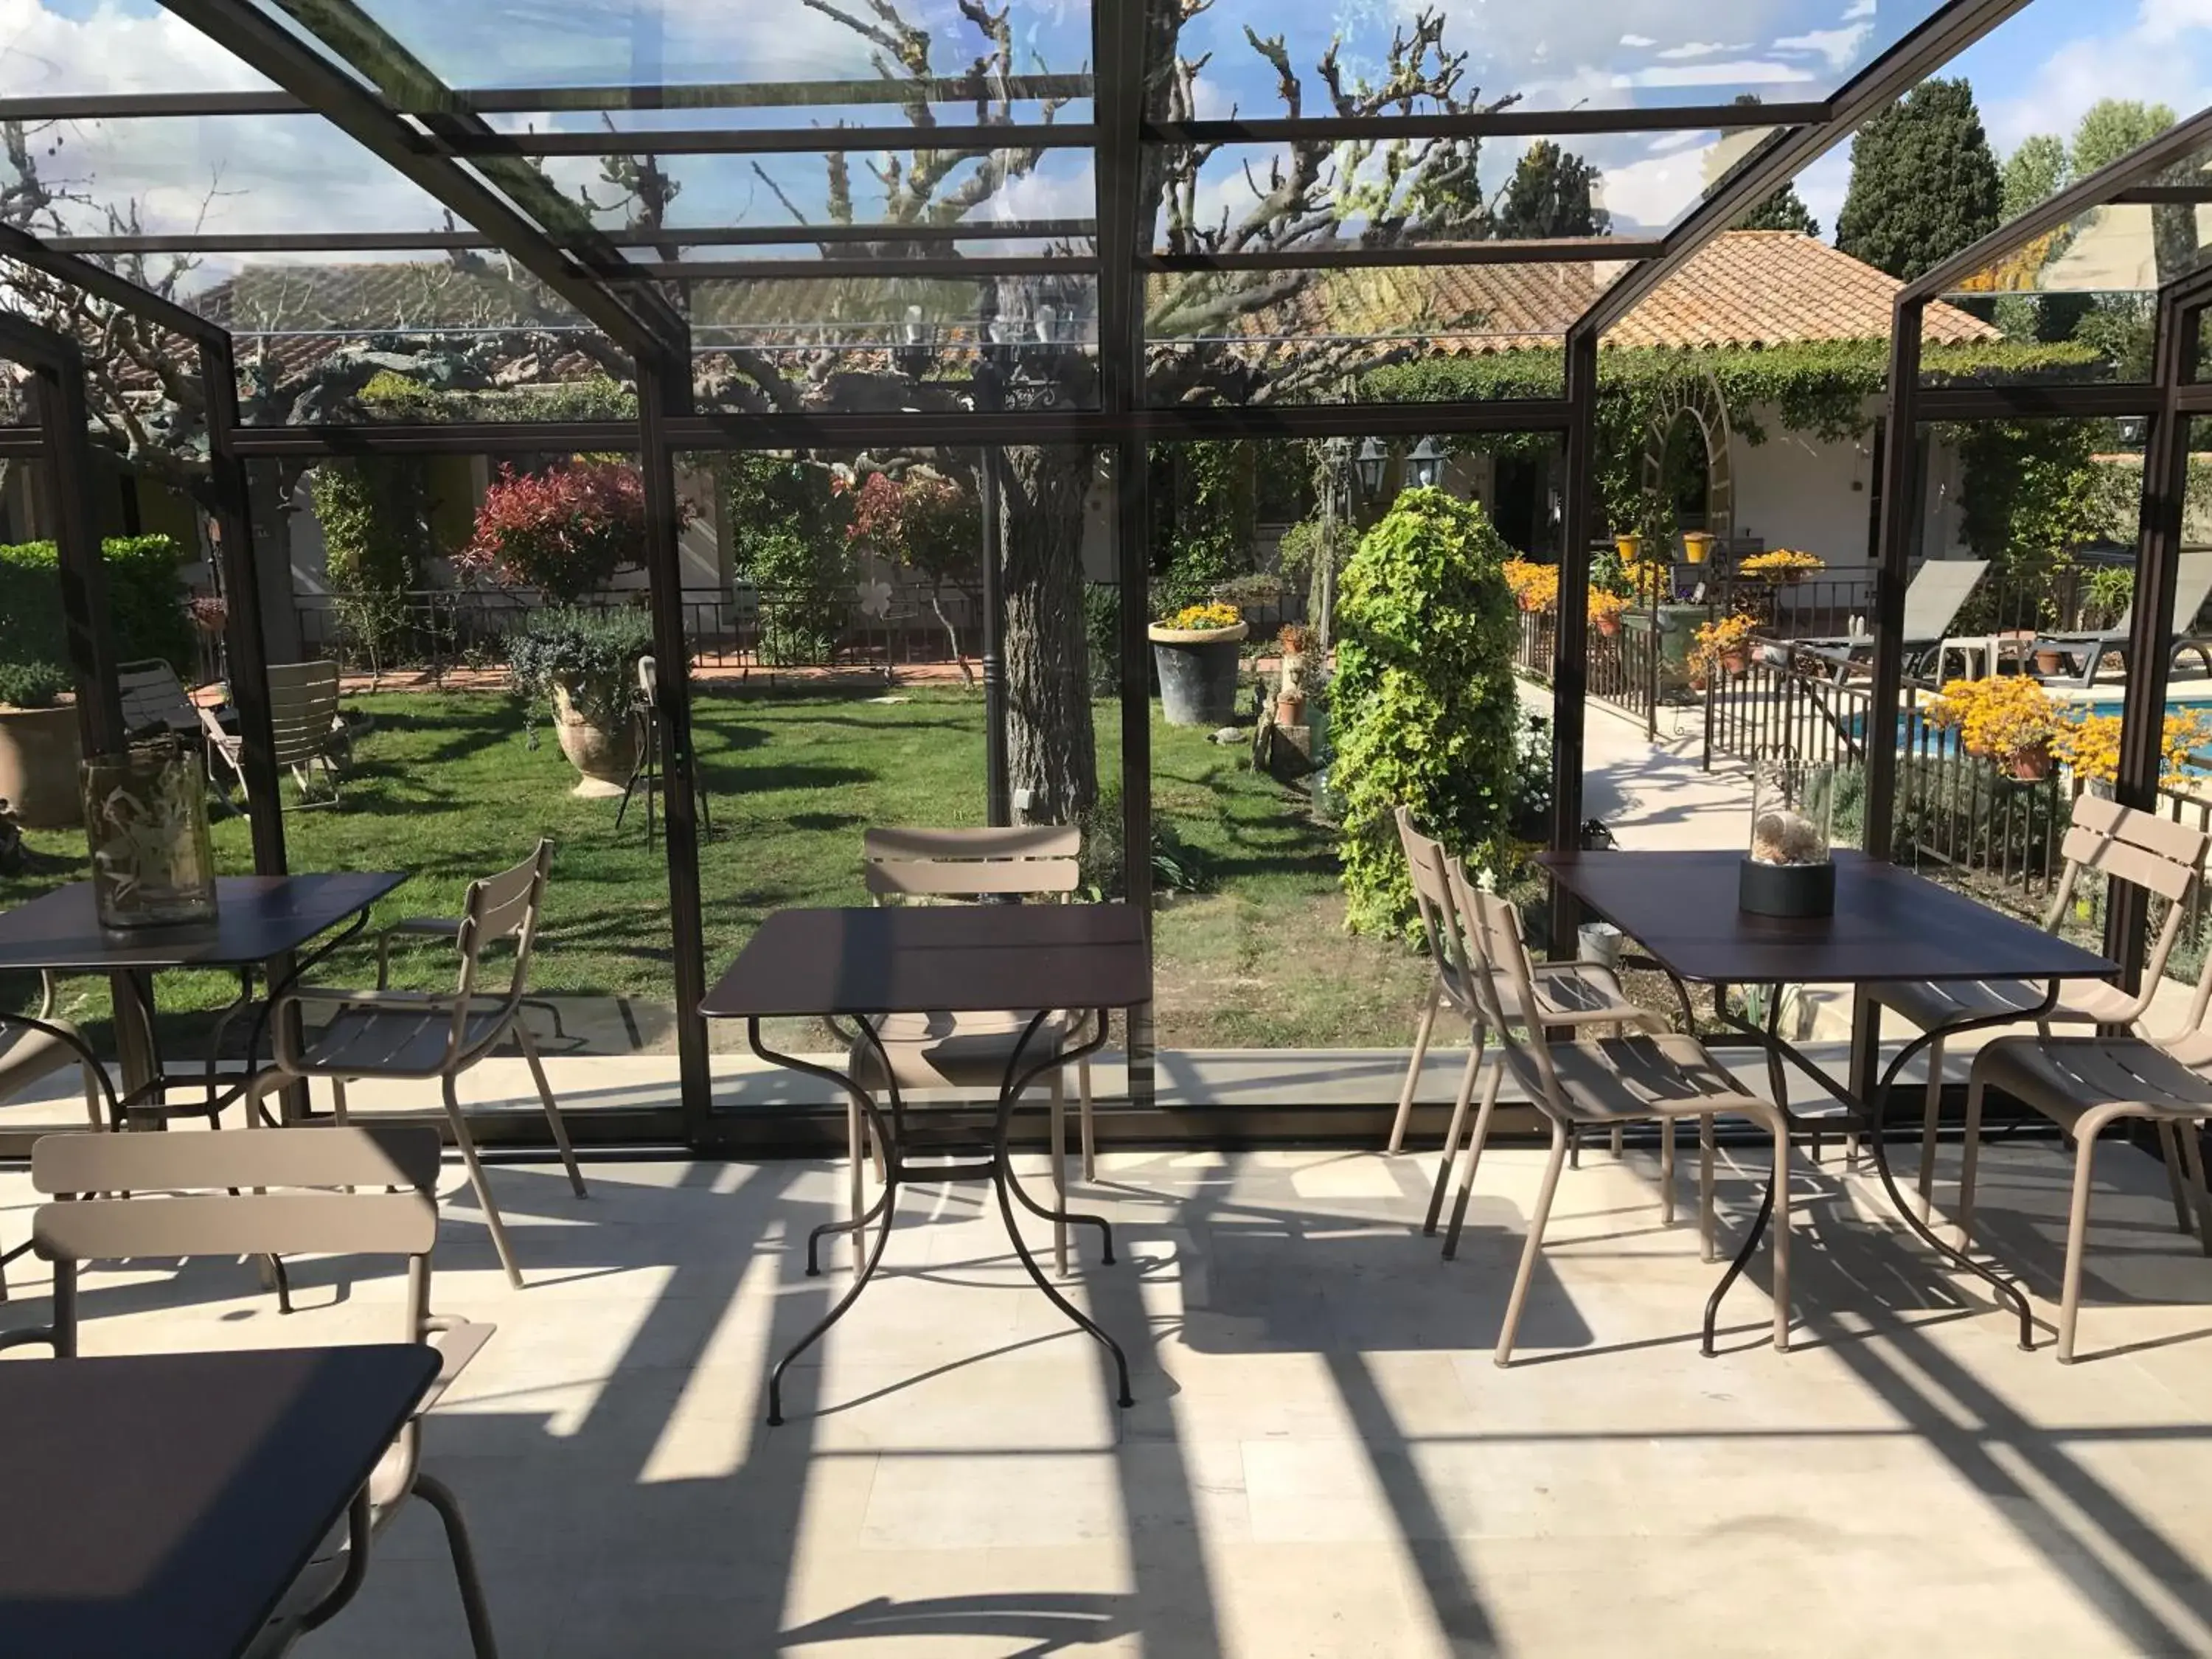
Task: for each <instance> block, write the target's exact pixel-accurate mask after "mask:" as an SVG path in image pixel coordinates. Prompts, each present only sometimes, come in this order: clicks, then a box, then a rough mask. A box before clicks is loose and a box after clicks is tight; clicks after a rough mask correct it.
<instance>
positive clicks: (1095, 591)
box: [1083, 582, 1121, 697]
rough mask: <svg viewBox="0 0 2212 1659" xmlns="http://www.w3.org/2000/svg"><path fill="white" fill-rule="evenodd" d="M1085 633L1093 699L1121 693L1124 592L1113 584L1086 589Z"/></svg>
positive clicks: (1084, 606)
mask: <svg viewBox="0 0 2212 1659" xmlns="http://www.w3.org/2000/svg"><path fill="white" fill-rule="evenodd" d="M1083 633H1084V637H1085V641H1087V642H1088V643H1089V645H1090V647H1091V696H1094V697H1110V696H1115V694H1116V693H1117V692H1119V691H1120V690H1121V589H1120V588H1118V587H1116V586H1114V585H1113V584H1112V583H1111V582H1089V583H1086V584H1085V586H1084V589H1083Z"/></svg>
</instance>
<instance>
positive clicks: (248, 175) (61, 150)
mask: <svg viewBox="0 0 2212 1659" xmlns="http://www.w3.org/2000/svg"><path fill="white" fill-rule="evenodd" d="M32 159H33V165H34V166H35V167H36V169H37V172H38V175H39V178H40V181H41V182H42V183H43V184H44V185H46V187H47V189H48V191H49V193H50V194H51V197H52V200H51V202H50V204H49V205H48V206H47V207H46V209H45V210H44V211H43V212H42V213H41V214H40V216H38V218H37V220H36V222H33V224H32V225H31V226H30V227H29V228H31V229H33V231H35V232H36V233H37V234H40V235H54V236H61V235H76V236H96V235H100V234H108V233H113V232H118V231H123V230H126V229H135V230H137V231H141V232H144V233H146V234H151V235H167V234H189V233H194V232H204V233H214V234H234V235H241V236H242V235H249V234H261V233H269V232H291V231H298V232H306V231H324V232H350V231H370V232H374V231H396V230H406V231H432V230H436V229H439V228H441V227H442V225H443V223H444V210H442V209H441V207H440V206H439V204H438V203H437V202H436V201H435V199H434V198H433V197H430V196H429V195H428V194H427V193H426V192H425V191H421V190H419V189H417V188H416V186H415V185H411V184H410V183H409V182H408V181H407V180H406V179H403V178H401V177H400V176H399V175H398V173H394V172H393V171H392V170H391V169H390V168H389V167H385V166H384V165H382V164H381V163H380V162H378V161H375V160H374V159H373V158H371V157H370V156H368V155H367V154H365V153H364V152H363V151H362V149H361V148H360V146H358V145H357V144H356V143H354V141H353V140H352V139H350V138H349V137H346V135H345V134H343V132H340V131H338V130H337V128H336V127H334V126H332V125H331V124H330V123H329V122H327V121H325V119H323V118H322V117H321V116H319V115H206V116H158V117H147V118H125V119H119V120H118V119H100V120H84V121H63V122H56V123H53V124H51V125H46V126H45V127H43V128H41V129H40V130H39V131H38V132H37V133H36V135H35V137H34V138H33V144H32Z"/></svg>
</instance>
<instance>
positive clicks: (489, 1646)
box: [415, 1474, 499, 1659]
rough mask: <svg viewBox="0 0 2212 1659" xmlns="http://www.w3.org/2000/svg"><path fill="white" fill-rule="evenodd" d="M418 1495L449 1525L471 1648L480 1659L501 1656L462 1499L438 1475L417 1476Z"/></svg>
mask: <svg viewBox="0 0 2212 1659" xmlns="http://www.w3.org/2000/svg"><path fill="white" fill-rule="evenodd" d="M415 1492H416V1496H417V1497H419V1498H422V1501H423V1502H424V1503H426V1504H428V1505H429V1506H430V1507H431V1508H432V1509H434V1510H436V1511H437V1512H438V1519H439V1521H440V1522H442V1523H443V1525H444V1526H445V1528H446V1547H447V1550H448V1551H449V1552H451V1553H452V1555H453V1577H454V1578H455V1579H456V1580H458V1581H459V1584H460V1589H461V1613H462V1616H463V1617H465V1619H467V1620H468V1621H469V1650H470V1651H471V1652H472V1653H474V1654H475V1655H476V1659H499V1642H498V1639H497V1638H495V1637H494V1636H493V1635H492V1630H491V1613H490V1612H489V1610H488V1609H487V1608H486V1607H485V1606H484V1594H483V1581H482V1580H481V1579H479V1578H478V1577H477V1553H476V1550H475V1547H473V1546H472V1545H471V1543H470V1542H469V1528H468V1523H467V1522H465V1521H463V1520H462V1519H461V1502H460V1499H459V1498H456V1497H454V1496H453V1488H451V1487H450V1486H447V1485H446V1483H445V1482H444V1481H442V1480H439V1479H438V1478H437V1477H436V1476H435V1475H430V1474H417V1475H416V1477H415Z"/></svg>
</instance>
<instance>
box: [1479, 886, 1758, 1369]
mask: <svg viewBox="0 0 2212 1659" xmlns="http://www.w3.org/2000/svg"><path fill="white" fill-rule="evenodd" d="M1449 873H1450V883H1451V890H1452V894H1453V902H1454V903H1455V905H1456V907H1457V908H1458V911H1459V915H1460V917H1461V921H1462V934H1463V936H1464V937H1465V938H1466V939H1467V940H1468V944H1469V945H1470V946H1471V947H1472V949H1473V951H1474V956H1475V960H1474V961H1473V962H1471V963H1469V964H1468V965H1469V966H1470V967H1471V968H1473V969H1474V970H1475V971H1474V974H1473V975H1471V979H1472V982H1473V984H1474V993H1475V1000H1476V1002H1477V1004H1478V1006H1480V1008H1481V1010H1482V1015H1483V1018H1484V1019H1485V1020H1486V1021H1487V1022H1488V1023H1489V1024H1491V1025H1492V1027H1493V1028H1494V1029H1495V1030H1497V1032H1498V1043H1499V1046H1500V1047H1501V1048H1503V1050H1504V1063H1503V1064H1501V1065H1499V1066H1495V1067H1493V1068H1492V1072H1491V1075H1490V1083H1489V1086H1488V1087H1487V1088H1486V1089H1485V1090H1484V1091H1483V1097H1482V1109H1481V1113H1480V1115H1479V1116H1478V1117H1477V1118H1476V1120H1475V1125H1474V1137H1473V1139H1472V1140H1471V1141H1470V1143H1469V1146H1468V1156H1467V1160H1466V1164H1465V1167H1464V1168H1463V1169H1462V1171H1461V1174H1460V1182H1459V1193H1458V1196H1457V1197H1456V1198H1455V1200H1454V1201H1453V1205H1452V1218H1451V1231H1450V1234H1449V1237H1448V1239H1447V1241H1446V1243H1445V1246H1444V1253H1445V1254H1446V1255H1451V1254H1452V1253H1453V1252H1454V1250H1455V1249H1456V1247H1457V1244H1458V1242H1459V1231H1460V1225H1461V1223H1462V1221H1463V1220H1464V1219H1465V1218H1466V1215H1467V1203H1468V1194H1469V1193H1471V1192H1472V1191H1473V1190H1474V1176H1475V1170H1476V1169H1477V1168H1478V1167H1479V1166H1480V1162H1481V1158H1482V1146H1483V1142H1484V1140H1485V1139H1486V1138H1487V1137H1488V1134H1489V1132H1490V1118H1491V1113H1492V1110H1493V1109H1495V1108H1496V1106H1497V1104H1498V1090H1499V1087H1500V1085H1501V1084H1502V1082H1503V1080H1504V1073H1505V1072H1506V1070H1507V1069H1508V1068H1509V1067H1510V1069H1511V1071H1512V1073H1513V1076H1514V1078H1515V1079H1516V1081H1517V1082H1518V1083H1519V1084H1520V1085H1521V1086H1522V1088H1524V1089H1526V1090H1527V1091H1528V1096H1529V1098H1530V1099H1531V1100H1532V1101H1534V1103H1535V1105H1536V1107H1537V1109H1539V1110H1540V1111H1541V1112H1542V1113H1543V1114H1544V1115H1545V1116H1546V1117H1547V1118H1548V1119H1549V1120H1550V1121H1551V1125H1552V1152H1551V1158H1550V1160H1549V1161H1548V1162H1547V1164H1545V1166H1544V1178H1543V1182H1542V1184H1541V1186H1540V1187H1539V1188H1538V1189H1537V1194H1536V1203H1535V1207H1534V1209H1532V1210H1531V1211H1530V1212H1529V1213H1528V1242H1527V1243H1525V1244H1524V1245H1523V1246H1522V1251H1521V1266H1520V1268H1519V1270H1518V1271H1517V1272H1516V1273H1515V1274H1514V1278H1513V1291H1512V1295H1511V1297H1510V1298H1509V1299H1508V1301H1507V1303H1506V1304H1505V1319H1504V1324H1503V1325H1502V1326H1501V1327H1500V1328H1499V1329H1498V1349H1497V1353H1496V1356H1495V1358H1496V1359H1497V1362H1498V1364H1500V1365H1503V1364H1507V1363H1508V1362H1509V1361H1510V1359H1511V1358H1512V1355H1513V1338H1514V1334H1515V1333H1516V1331H1517V1330H1518V1329H1519V1328H1520V1324H1521V1311H1522V1307H1523V1305H1524V1304H1526V1303H1527V1301H1528V1281H1529V1280H1530V1279H1532V1278H1533V1277H1534V1273H1535V1269H1536V1259H1537V1257H1538V1255H1540V1254H1541V1252H1542V1250H1543V1245H1544V1227H1545V1225H1546V1223H1547V1221H1548V1220H1549V1219H1550V1218H1551V1213H1552V1199H1553V1194H1555V1193H1556V1192H1557V1191H1558V1189H1559V1171H1560V1170H1561V1169H1562V1168H1563V1167H1565V1164H1566V1161H1567V1141H1568V1137H1569V1136H1570V1135H1571V1134H1572V1133H1574V1132H1575V1131H1576V1130H1577V1129H1584V1128H1599V1127H1602V1128H1607V1129H1610V1128H1612V1127H1614V1126H1615V1125H1618V1124H1626V1123H1657V1124H1660V1125H1661V1126H1662V1127H1664V1128H1666V1129H1667V1130H1668V1136H1669V1138H1671V1134H1672V1127H1673V1124H1674V1121H1676V1120H1678V1119H1680V1118H1686V1117H1687V1118H1696V1119H1698V1120H1699V1121H1700V1122H1701V1124H1702V1125H1704V1126H1705V1127H1708V1128H1710V1126H1711V1121H1712V1120H1713V1119H1714V1118H1715V1117H1717V1116H1726V1117H1746V1118H1749V1119H1751V1120H1752V1121H1754V1122H1756V1123H1759V1124H1760V1125H1761V1126H1763V1127H1765V1129H1766V1130H1767V1131H1768V1132H1769V1133H1771V1135H1772V1136H1773V1138H1774V1177H1775V1178H1774V1216H1773V1224H1772V1225H1773V1231H1772V1233H1771V1236H1770V1239H1769V1244H1768V1248H1769V1249H1771V1251H1772V1252H1773V1257H1774V1346H1776V1347H1777V1348H1778V1349H1783V1350H1786V1349H1787V1348H1788V1347H1789V1346H1790V1122H1789V1120H1788V1118H1786V1117H1785V1116H1784V1115H1783V1113H1782V1112H1781V1111H1780V1110H1779V1109H1778V1108H1776V1107H1775V1106H1774V1105H1773V1104H1772V1103H1771V1102H1768V1101H1765V1100H1762V1099H1760V1098H1759V1097H1758V1096H1756V1095H1753V1094H1750V1093H1747V1092H1746V1091H1745V1090H1744V1089H1743V1087H1742V1086H1741V1085H1740V1084H1738V1083H1737V1082H1736V1080H1735V1079H1734V1078H1733V1077H1731V1076H1729V1073H1728V1072H1727V1071H1726V1070H1725V1069H1723V1066H1721V1064H1720V1062H1719V1061H1717V1060H1715V1059H1714V1058H1713V1057H1712V1055H1711V1054H1708V1053H1707V1052H1706V1051H1705V1045H1704V1044H1703V1043H1701V1042H1699V1041H1698V1040H1697V1039H1696V1038H1695V1037H1692V1036H1673V1035H1669V1034H1667V1033H1665V1032H1652V1031H1650V1030H1645V1031H1640V1032H1638V1033H1637V1034H1635V1035H1633V1036H1625V1037H1607V1038H1598V1039H1587V1038H1585V1039H1580V1040H1577V1041H1574V1042H1548V1041H1547V1040H1546V1038H1545V1036H1544V1035H1543V1033H1542V1032H1541V1030H1537V1031H1530V1032H1529V1033H1528V1035H1527V1036H1516V1035H1515V1031H1516V1027H1518V1026H1519V1025H1520V1024H1521V1019H1520V1017H1519V1015H1518V1013H1517V1012H1509V1011H1511V1010H1517V1009H1521V1008H1529V1007H1534V1006H1537V989H1536V983H1535V975H1534V972H1533V971H1532V970H1531V969H1530V967H1529V963H1528V946H1527V945H1526V944H1525V943H1524V942H1523V941H1522V935H1521V915H1520V912H1519V911H1517V910H1516V909H1515V908H1514V907H1513V906H1512V904H1511V903H1510V902H1508V901H1506V900H1504V899H1502V898H1499V897H1497V896H1495V895H1492V894H1489V893H1485V892H1482V891H1480V890H1478V889H1477V888H1476V887H1475V885H1474V883H1473V882H1472V881H1470V880H1469V879H1468V874H1467V870H1466V866H1463V865H1462V864H1461V863H1460V862H1459V861H1458V860H1453V861H1452V864H1451V866H1450V872H1449ZM1662 1144H1663V1143H1662ZM1707 1144H1708V1145H1710V1140H1709V1139H1708V1143H1707ZM1706 1168H1707V1176H1706V1180H1705V1189H1706V1192H1707V1194H1708V1195H1710V1193H1711V1164H1707V1166H1706ZM1708 1213H1710V1210H1709V1209H1708Z"/></svg>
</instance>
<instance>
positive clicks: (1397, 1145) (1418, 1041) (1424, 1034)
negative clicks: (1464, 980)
mask: <svg viewBox="0 0 2212 1659" xmlns="http://www.w3.org/2000/svg"><path fill="white" fill-rule="evenodd" d="M1443 994H1444V987H1443V985H1442V984H1441V983H1439V982H1438V981H1436V980H1434V979H1431V981H1429V1000H1428V1001H1427V1002H1426V1003H1425V1004H1423V1005H1422V1007H1421V1023H1420V1024H1419V1025H1418V1026H1416V1027H1415V1028H1414V1030H1413V1060H1412V1061H1411V1063H1409V1064H1408V1065H1407V1067H1406V1082H1405V1086H1404V1087H1402V1088H1401V1089H1400V1090H1399V1091H1398V1115H1397V1116H1396V1117H1395V1118H1393V1119H1391V1120H1390V1139H1389V1145H1387V1146H1384V1147H1383V1151H1384V1152H1389V1153H1390V1154H1392V1155H1393V1156H1394V1157H1395V1155H1396V1154H1397V1153H1398V1152H1401V1151H1402V1150H1403V1149H1404V1147H1405V1144H1406V1124H1407V1120H1409V1119H1410V1118H1411V1117H1412V1116H1413V1089H1414V1085H1417V1084H1418V1083H1419V1081H1420V1080H1421V1062H1422V1061H1423V1060H1426V1059H1427V1058H1428V1057H1429V1033H1430V1032H1431V1030H1434V1029H1435V1026H1436V1023H1437V1003H1438V1002H1440V1001H1442V1000H1443Z"/></svg>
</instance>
